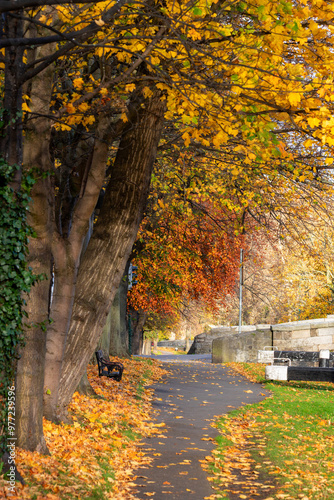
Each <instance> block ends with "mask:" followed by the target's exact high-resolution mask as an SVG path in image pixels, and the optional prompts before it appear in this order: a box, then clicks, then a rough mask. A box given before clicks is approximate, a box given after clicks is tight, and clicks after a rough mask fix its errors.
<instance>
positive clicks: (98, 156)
mask: <svg viewBox="0 0 334 500" xmlns="http://www.w3.org/2000/svg"><path fill="white" fill-rule="evenodd" d="M110 123H111V119H110V117H109V116H108V115H107V114H101V115H100V116H99V120H98V126H97V129H96V137H95V141H94V144H93V150H92V154H91V155H89V160H90V162H89V165H88V170H89V173H88V177H87V181H86V183H85V190H84V192H83V193H82V195H81V197H80V199H79V201H78V203H77V204H76V206H75V208H74V212H73V214H72V224H71V232H70V235H69V236H68V238H67V235H64V236H61V235H60V233H59V232H58V231H57V232H56V231H55V233H54V238H53V244H52V252H53V256H54V293H53V299H52V305H51V312H50V316H51V318H52V320H53V323H52V324H51V325H50V326H49V328H48V334H47V346H46V367H45V382H44V416H45V417H46V418H47V419H49V420H52V421H54V422H58V420H59V419H58V416H57V415H58V411H57V405H58V391H59V383H60V376H61V367H62V362H63V357H64V352H65V346H66V340H67V333H68V328H69V324H70V319H71V314H72V308H73V302H74V295H75V287H76V280H77V274H78V268H79V264H80V258H81V254H82V249H83V246H84V244H85V241H86V235H87V233H88V232H89V227H90V220H91V216H92V213H93V211H94V208H95V206H96V203H97V200H98V197H99V194H100V191H101V188H102V186H103V182H104V179H105V172H106V163H107V159H108V141H107V137H108V135H109V133H110ZM78 382H79V381H78Z"/></svg>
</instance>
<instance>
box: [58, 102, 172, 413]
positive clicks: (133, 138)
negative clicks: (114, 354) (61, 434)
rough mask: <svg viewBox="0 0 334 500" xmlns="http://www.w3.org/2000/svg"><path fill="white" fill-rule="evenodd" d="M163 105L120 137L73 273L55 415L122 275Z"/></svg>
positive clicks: (63, 407) (62, 409)
mask: <svg viewBox="0 0 334 500" xmlns="http://www.w3.org/2000/svg"><path fill="white" fill-rule="evenodd" d="M164 108H165V103H164V101H162V100H161V99H160V96H159V95H156V96H155V97H153V98H152V99H151V100H150V101H149V102H148V105H147V106H146V107H142V108H141V109H140V111H139V112H138V116H137V121H136V122H135V123H133V122H132V123H129V124H128V126H127V127H126V129H125V131H124V133H123V135H122V137H121V141H120V145H119V148H118V152H117V155H116V158H115V162H114V165H113V168H112V172H111V179H110V182H109V184H108V187H107V190H106V194H105V197H104V202H103V205H102V209H101V212H100V215H99V218H98V221H97V223H96V226H95V228H94V232H93V236H92V238H91V240H90V242H89V245H88V248H87V250H86V252H85V255H84V256H83V259H82V263H81V265H80V270H79V274H78V281H77V287H76V296H75V302H74V306H73V314H72V320H71V325H70V329H69V333H68V342H67V346H66V352H65V356H64V361H63V365H62V375H61V380H60V384H59V396H58V405H59V417H60V418H62V419H66V415H67V406H68V404H69V402H70V400H71V398H72V395H73V392H74V391H75V389H76V387H77V385H78V383H79V380H80V379H81V377H82V374H83V373H84V370H85V367H86V365H87V363H88V361H89V359H90V357H91V356H92V353H93V351H94V348H95V346H96V345H97V341H98V338H99V335H101V331H102V329H103V326H104V324H105V321H106V317H107V314H108V311H109V309H110V307H111V304H112V301H113V299H114V296H115V293H116V290H117V288H118V286H119V283H120V280H121V278H122V275H123V272H124V269H125V266H126V263H127V260H128V258H129V255H130V252H131V248H132V245H133V243H134V240H135V237H136V234H137V231H138V227H139V223H140V220H141V217H142V213H143V209H144V206H145V203H146V199H147V194H148V188H149V183H150V177H151V170H152V166H153V162H154V160H155V157H156V151H157V146H158V143H159V139H160V136H161V131H162V125H163V117H164Z"/></svg>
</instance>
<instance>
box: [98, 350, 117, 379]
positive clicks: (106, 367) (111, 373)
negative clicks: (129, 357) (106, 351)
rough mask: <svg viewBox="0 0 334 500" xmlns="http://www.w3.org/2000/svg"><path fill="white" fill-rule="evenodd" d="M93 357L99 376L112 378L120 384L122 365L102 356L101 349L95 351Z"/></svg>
mask: <svg viewBox="0 0 334 500" xmlns="http://www.w3.org/2000/svg"><path fill="white" fill-rule="evenodd" d="M95 355H96V359H97V366H98V368H99V376H100V377H109V378H114V379H115V380H117V382H120V380H121V379H122V374H123V369H124V367H123V365H122V363H116V362H113V361H110V360H109V359H107V358H106V357H105V356H104V355H103V351H102V350H101V349H100V350H99V351H96V352H95Z"/></svg>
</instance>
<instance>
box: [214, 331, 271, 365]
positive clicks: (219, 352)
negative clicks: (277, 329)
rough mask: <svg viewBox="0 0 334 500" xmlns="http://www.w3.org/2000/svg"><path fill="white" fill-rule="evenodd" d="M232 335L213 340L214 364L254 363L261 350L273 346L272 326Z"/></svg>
mask: <svg viewBox="0 0 334 500" xmlns="http://www.w3.org/2000/svg"><path fill="white" fill-rule="evenodd" d="M232 333H233V335H231V334H225V335H221V336H220V337H219V338H216V339H214V340H213V342H212V362H213V363H228V362H231V361H236V362H242V363H247V362H254V361H256V359H257V352H258V351H259V350H261V349H263V347H264V346H271V345H272V332H271V329H270V325H268V326H267V327H265V328H263V327H262V328H258V329H256V330H253V331H250V332H241V333H235V332H232Z"/></svg>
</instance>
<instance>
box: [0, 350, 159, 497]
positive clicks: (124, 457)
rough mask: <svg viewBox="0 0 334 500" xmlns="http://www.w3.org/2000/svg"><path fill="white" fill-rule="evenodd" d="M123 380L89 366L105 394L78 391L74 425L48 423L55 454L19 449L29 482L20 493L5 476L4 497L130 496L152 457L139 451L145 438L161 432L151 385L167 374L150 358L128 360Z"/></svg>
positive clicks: (0, 487) (0, 488)
mask: <svg viewBox="0 0 334 500" xmlns="http://www.w3.org/2000/svg"><path fill="white" fill-rule="evenodd" d="M119 361H121V362H122V363H123V364H124V373H123V378H122V381H121V382H116V381H115V380H113V379H108V378H106V377H101V378H99V377H98V375H97V368H96V366H89V368H88V378H89V380H90V383H91V385H92V387H93V388H94V390H95V391H96V393H97V394H98V395H99V396H102V398H103V399H100V398H92V397H88V396H82V395H79V394H78V393H75V394H74V397H73V400H72V403H71V406H70V409H69V411H70V415H71V416H72V419H73V423H72V424H70V425H65V424H61V425H55V424H53V423H51V422H49V421H46V420H45V421H44V435H45V439H46V442H47V446H48V448H49V450H50V452H51V455H50V456H45V455H40V454H39V453H37V452H34V453H32V452H28V451H25V450H21V449H16V465H17V467H18V470H19V472H20V473H21V474H22V476H23V478H24V480H25V482H26V485H24V486H22V485H21V484H20V483H17V484H16V487H15V494H11V492H10V491H9V490H8V484H7V483H6V481H5V479H3V478H1V480H0V498H7V497H8V498H11V499H14V500H15V499H20V500H21V499H32V500H42V499H43V500H44V499H47V500H61V499H76V498H78V499H82V498H85V499H86V500H95V499H96V500H100V499H102V498H103V499H108V498H110V499H112V500H118V499H119V500H120V499H122V500H125V499H131V498H133V496H132V494H131V486H132V485H131V480H132V479H133V476H132V470H133V469H134V468H137V467H138V466H140V465H143V464H145V463H148V462H149V461H150V458H149V457H147V456H144V454H143V453H142V452H139V451H138V446H137V445H138V442H139V440H140V438H142V437H146V436H150V435H152V434H156V433H159V434H161V432H162V431H161V424H159V425H158V424H155V423H154V421H153V420H152V418H153V415H152V406H151V399H152V392H151V390H150V389H149V388H145V385H146V384H151V383H152V382H154V381H156V380H158V379H159V378H161V377H162V375H163V374H164V373H165V371H164V370H162V369H161V368H160V367H159V365H158V363H157V362H155V361H153V360H150V359H147V360H146V359H141V360H139V359H138V360H136V359H131V360H127V359H122V360H119Z"/></svg>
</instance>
